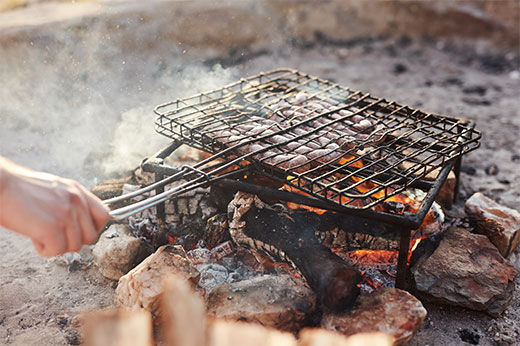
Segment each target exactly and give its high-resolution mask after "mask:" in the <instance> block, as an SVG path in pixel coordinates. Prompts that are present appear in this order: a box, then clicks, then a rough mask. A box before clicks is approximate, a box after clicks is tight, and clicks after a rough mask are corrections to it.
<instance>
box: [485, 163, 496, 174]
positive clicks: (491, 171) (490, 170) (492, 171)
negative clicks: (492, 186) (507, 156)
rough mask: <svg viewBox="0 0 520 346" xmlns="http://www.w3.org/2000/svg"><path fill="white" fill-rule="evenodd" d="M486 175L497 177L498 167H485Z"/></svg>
mask: <svg viewBox="0 0 520 346" xmlns="http://www.w3.org/2000/svg"><path fill="white" fill-rule="evenodd" d="M486 174H487V175H497V174H498V166H497V165H495V164H491V165H489V166H487V167H486Z"/></svg>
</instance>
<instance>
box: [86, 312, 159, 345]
mask: <svg viewBox="0 0 520 346" xmlns="http://www.w3.org/2000/svg"><path fill="white" fill-rule="evenodd" d="M80 319H81V321H82V323H83V325H82V335H83V339H84V343H83V345H85V346H126V345H133V346H151V345H153V333H152V315H151V314H150V313H149V312H148V311H145V310H134V311H129V310H116V309H110V310H99V311H92V312H87V313H85V314H83V315H82V316H81V318H80Z"/></svg>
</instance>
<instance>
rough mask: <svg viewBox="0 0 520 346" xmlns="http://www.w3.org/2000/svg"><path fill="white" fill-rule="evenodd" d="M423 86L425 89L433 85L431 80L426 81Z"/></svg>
mask: <svg viewBox="0 0 520 346" xmlns="http://www.w3.org/2000/svg"><path fill="white" fill-rule="evenodd" d="M424 85H426V86H427V87H431V86H432V85H433V82H432V81H431V80H427V81H425V82H424Z"/></svg>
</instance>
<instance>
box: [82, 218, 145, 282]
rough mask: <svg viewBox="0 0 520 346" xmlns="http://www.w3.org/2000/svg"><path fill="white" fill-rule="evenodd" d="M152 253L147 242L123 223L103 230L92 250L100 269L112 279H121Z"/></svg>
mask: <svg viewBox="0 0 520 346" xmlns="http://www.w3.org/2000/svg"><path fill="white" fill-rule="evenodd" d="M150 253H151V249H150V248H149V247H148V246H147V245H146V243H145V242H144V241H142V240H141V239H138V238H136V237H135V236H134V235H133V234H132V232H131V231H130V228H129V227H128V226H127V225H122V224H113V225H111V226H110V227H109V228H108V229H107V230H106V231H105V232H103V234H101V236H100V237H99V240H98V242H97V243H96V245H95V247H94V249H93V251H92V254H93V256H94V263H95V264H96V266H97V267H98V268H99V271H100V272H101V274H103V276H105V277H106V278H108V279H111V280H119V278H120V277H121V276H123V275H125V274H126V273H128V271H129V270H130V269H132V268H133V267H135V266H136V265H137V264H138V263H139V262H141V261H142V260H143V259H145V258H146V256H148V255H149V254H150Z"/></svg>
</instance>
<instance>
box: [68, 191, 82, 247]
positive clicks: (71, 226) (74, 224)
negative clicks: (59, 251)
mask: <svg viewBox="0 0 520 346" xmlns="http://www.w3.org/2000/svg"><path fill="white" fill-rule="evenodd" d="M78 200H79V197H78ZM78 203H80V202H74V204H73V205H71V208H72V210H71V218H70V219H69V220H67V221H68V222H67V226H66V231H65V235H66V238H67V248H66V250H65V251H64V252H76V251H79V250H80V249H81V245H82V244H83V243H82V239H81V238H82V235H81V229H80V226H79V221H78V212H77V210H76V208H77V204H78Z"/></svg>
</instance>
